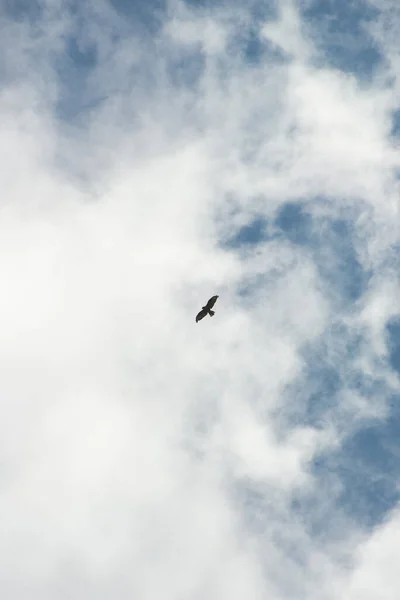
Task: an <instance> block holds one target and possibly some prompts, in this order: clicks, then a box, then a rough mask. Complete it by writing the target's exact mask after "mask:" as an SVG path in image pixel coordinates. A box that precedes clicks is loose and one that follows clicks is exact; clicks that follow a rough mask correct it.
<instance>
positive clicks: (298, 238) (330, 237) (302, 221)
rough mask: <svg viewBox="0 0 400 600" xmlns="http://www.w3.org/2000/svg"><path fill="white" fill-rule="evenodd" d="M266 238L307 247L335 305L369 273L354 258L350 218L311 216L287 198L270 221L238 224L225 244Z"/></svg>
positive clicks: (357, 290)
mask: <svg viewBox="0 0 400 600" xmlns="http://www.w3.org/2000/svg"><path fill="white" fill-rule="evenodd" d="M268 239H285V240H287V241H289V242H291V243H292V244H294V245H298V246H301V247H304V248H305V249H307V251H308V253H309V254H310V256H312V258H313V260H314V263H315V265H316V267H317V270H318V274H319V276H320V278H321V283H322V286H323V289H324V293H326V294H327V295H329V296H330V297H331V298H332V299H333V300H334V301H335V303H336V305H337V306H338V307H339V306H340V305H341V306H343V307H344V306H345V305H347V306H350V305H351V303H353V302H355V301H356V300H358V299H359V298H360V297H361V296H362V294H363V293H364V292H365V290H366V288H367V286H368V281H369V279H370V277H371V273H370V272H368V271H366V270H364V269H363V267H362V265H361V263H360V261H359V260H358V258H357V251H356V248H355V243H354V233H353V227H352V222H351V220H350V219H349V220H346V219H344V218H336V219H333V218H327V217H313V216H312V213H311V212H309V211H308V210H307V209H306V205H305V204H304V203H301V202H288V203H286V204H284V205H283V206H282V207H281V208H280V209H279V211H278V214H277V216H276V218H275V220H274V221H273V222H267V221H266V220H264V219H263V218H262V217H260V218H257V219H255V220H253V221H252V222H251V223H248V224H246V225H245V226H244V227H242V228H240V229H239V231H237V232H236V233H235V234H234V235H233V236H232V237H231V238H230V239H229V240H227V242H226V245H227V247H230V248H235V247H236V248H240V247H241V246H242V245H243V244H245V245H251V244H258V243H260V242H262V241H268Z"/></svg>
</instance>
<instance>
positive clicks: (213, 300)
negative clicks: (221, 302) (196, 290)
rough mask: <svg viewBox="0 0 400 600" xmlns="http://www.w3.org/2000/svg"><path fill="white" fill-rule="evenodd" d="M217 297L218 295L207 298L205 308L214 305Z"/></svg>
mask: <svg viewBox="0 0 400 600" xmlns="http://www.w3.org/2000/svg"><path fill="white" fill-rule="evenodd" d="M217 299H218V296H213V297H212V298H210V299H209V301H208V302H207V304H206V306H205V308H207V310H210V308H212V307H213V306H214V304H215V303H216V301H217Z"/></svg>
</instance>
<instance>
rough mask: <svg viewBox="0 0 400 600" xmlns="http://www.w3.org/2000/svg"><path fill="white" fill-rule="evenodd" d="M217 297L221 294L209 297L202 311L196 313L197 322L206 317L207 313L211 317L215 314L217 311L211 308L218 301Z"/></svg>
mask: <svg viewBox="0 0 400 600" xmlns="http://www.w3.org/2000/svg"><path fill="white" fill-rule="evenodd" d="M217 298H219V296H213V297H212V298H210V299H209V301H208V302H207V304H206V305H205V306H203V307H202V309H201V311H200V312H199V313H198V314H197V315H196V323H198V321H201V319H204V317H205V316H206V315H207V314H208V315H210V317H213V316H214V314H215V311H213V310H211V309H212V307H213V306H214V304H215V303H216V301H217Z"/></svg>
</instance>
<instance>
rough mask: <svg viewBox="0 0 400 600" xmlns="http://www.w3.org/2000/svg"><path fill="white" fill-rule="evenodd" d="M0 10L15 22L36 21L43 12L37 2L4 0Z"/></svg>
mask: <svg viewBox="0 0 400 600" xmlns="http://www.w3.org/2000/svg"><path fill="white" fill-rule="evenodd" d="M0 10H1V12H3V14H4V15H5V16H7V17H8V18H11V19H13V20H15V21H26V20H29V21H36V20H37V19H39V18H40V17H41V16H42V12H43V11H42V6H41V3H40V2H39V1H38V0H5V1H4V2H2V5H1V8H0Z"/></svg>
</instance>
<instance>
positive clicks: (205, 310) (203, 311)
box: [196, 307, 208, 323]
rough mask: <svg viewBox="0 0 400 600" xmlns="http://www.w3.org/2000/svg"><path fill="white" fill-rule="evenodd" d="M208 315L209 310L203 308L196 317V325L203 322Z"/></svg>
mask: <svg viewBox="0 0 400 600" xmlns="http://www.w3.org/2000/svg"><path fill="white" fill-rule="evenodd" d="M207 313H208V310H207V309H206V307H204V308H202V309H201V311H200V312H199V313H198V314H197V316H196V323H198V321H201V319H204V317H205V316H206V314H207Z"/></svg>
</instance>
